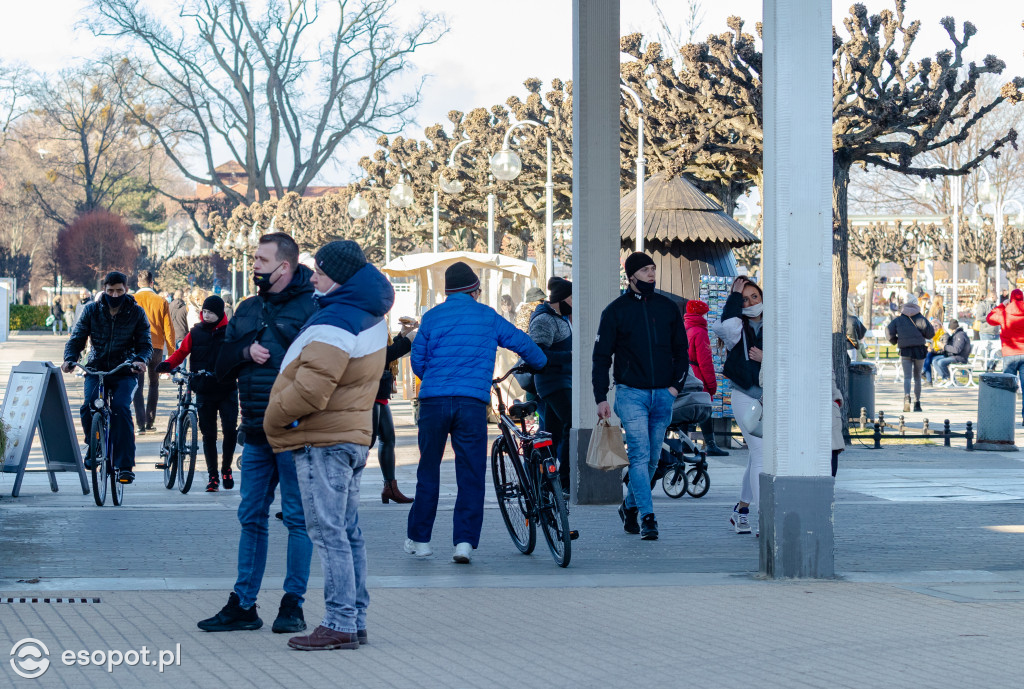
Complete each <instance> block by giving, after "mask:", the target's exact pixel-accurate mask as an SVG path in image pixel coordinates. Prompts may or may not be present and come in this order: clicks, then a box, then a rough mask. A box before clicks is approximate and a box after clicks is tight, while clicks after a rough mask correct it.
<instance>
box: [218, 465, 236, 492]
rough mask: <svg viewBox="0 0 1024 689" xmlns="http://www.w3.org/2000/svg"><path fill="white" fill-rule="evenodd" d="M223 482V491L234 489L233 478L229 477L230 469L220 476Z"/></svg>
mask: <svg viewBox="0 0 1024 689" xmlns="http://www.w3.org/2000/svg"><path fill="white" fill-rule="evenodd" d="M221 478H222V479H223V482H224V490H231V489H232V488H234V487H235V477H234V476H232V475H231V469H228V470H227V471H225V472H224V474H223V475H222V476H221Z"/></svg>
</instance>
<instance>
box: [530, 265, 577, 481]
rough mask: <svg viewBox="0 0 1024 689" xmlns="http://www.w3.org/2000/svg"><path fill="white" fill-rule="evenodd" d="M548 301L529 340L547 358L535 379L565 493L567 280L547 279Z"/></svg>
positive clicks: (533, 321)
mask: <svg viewBox="0 0 1024 689" xmlns="http://www.w3.org/2000/svg"><path fill="white" fill-rule="evenodd" d="M548 294H549V295H550V298H549V299H548V301H545V302H542V303H541V304H540V305H539V306H538V307H537V310H536V311H534V312H533V317H532V318H531V319H530V339H531V340H533V341H534V342H535V343H536V344H537V346H538V347H540V350H541V351H542V352H544V355H545V356H546V357H547V358H548V363H547V366H545V367H544V368H543V369H541V370H540V371H538V372H537V373H535V374H534V376H533V381H534V385H535V386H536V388H537V396H538V397H540V399H541V401H542V402H543V403H544V430H545V431H548V432H549V433H551V440H552V441H553V443H554V446H555V452H556V453H557V455H558V475H559V478H560V479H561V482H562V491H563V492H565V493H568V492H569V431H570V430H571V429H572V324H571V322H570V320H569V316H570V315H571V314H572V283H571V282H569V281H568V280H566V279H565V278H560V277H553V278H551V279H550V280H548Z"/></svg>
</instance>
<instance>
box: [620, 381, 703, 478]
mask: <svg viewBox="0 0 1024 689" xmlns="http://www.w3.org/2000/svg"><path fill="white" fill-rule="evenodd" d="M710 418H711V395H709V394H708V393H707V392H705V391H704V384H703V383H701V381H700V378H698V377H697V376H695V375H693V373H692V371H691V372H688V373H687V375H686V377H685V379H684V380H683V389H682V391H681V392H680V393H679V395H677V396H676V399H675V401H674V402H673V403H672V421H671V423H670V424H669V427H668V430H666V431H665V440H664V442H663V443H662V446H661V457H660V458H659V460H658V469H657V470H656V471H655V472H654V476H652V477H651V488H654V485H655V484H656V483H657V482H658V479H661V487H662V489H663V490H664V491H665V495H667V496H669V497H670V498H681V497H683V494H684V493H689V494H690V496H691V497H694V498H702V497H704V496H705V495H707V492H708V489H709V488H710V487H711V479H710V478H709V477H708V460H707V455H706V454H705V453H704V452H703V451H701V449H700V448H699V447H698V446H697V444H696V443H695V442H694V441H693V440H691V439H690V432H691V431H692V430H693V427H694V426H696V425H697V424H702V423H704V422H705V421H707V420H708V419H710ZM687 455H689V456H687ZM623 473H624V476H623V479H622V480H623V483H626V484H627V485H628V484H629V471H628V470H627V471H625V472H623Z"/></svg>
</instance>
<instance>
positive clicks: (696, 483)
mask: <svg viewBox="0 0 1024 689" xmlns="http://www.w3.org/2000/svg"><path fill="white" fill-rule="evenodd" d="M710 487H711V478H710V477H709V476H708V472H706V471H704V469H702V468H700V467H699V466H697V467H694V468H692V469H690V470H689V471H687V472H686V492H687V493H689V494H690V496H691V497H694V498H703V497H704V496H705V495H707V494H708V488H710Z"/></svg>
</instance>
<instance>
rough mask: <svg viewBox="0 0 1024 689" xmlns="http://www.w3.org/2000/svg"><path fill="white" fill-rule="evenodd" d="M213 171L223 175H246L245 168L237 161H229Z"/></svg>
mask: <svg viewBox="0 0 1024 689" xmlns="http://www.w3.org/2000/svg"><path fill="white" fill-rule="evenodd" d="M213 171H214V172H216V173H218V174H221V175H244V174H245V168H244V167H242V164H241V163H240V162H238V161H237V160H229V161H228V162H226V163H221V164H220V165H218V166H217V167H215V168H213Z"/></svg>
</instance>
